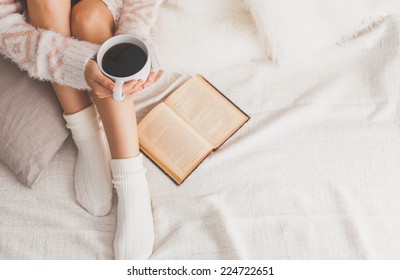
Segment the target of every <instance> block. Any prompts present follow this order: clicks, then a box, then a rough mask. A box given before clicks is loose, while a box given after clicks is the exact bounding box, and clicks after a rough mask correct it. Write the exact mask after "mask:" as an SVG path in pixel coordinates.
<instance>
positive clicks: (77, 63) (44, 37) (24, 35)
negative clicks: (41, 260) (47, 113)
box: [0, 0, 98, 89]
mask: <svg viewBox="0 0 400 280" xmlns="http://www.w3.org/2000/svg"><path fill="white" fill-rule="evenodd" d="M20 10H21V6H20V4H18V3H15V2H14V1H12V0H0V53H1V54H3V55H4V56H5V57H8V58H9V59H11V60H12V61H14V62H15V63H16V64H17V65H18V66H19V67H20V68H21V69H22V70H25V71H27V72H28V73H29V75H30V76H31V77H33V78H37V79H40V80H47V81H52V82H56V83H58V84H61V85H66V86H70V87H73V88H77V89H89V86H88V85H87V83H86V81H85V78H84V70H85V66H86V63H87V61H88V60H89V59H90V58H91V57H92V56H93V54H94V53H95V52H96V51H97V49H98V46H97V45H94V44H90V43H88V42H84V41H78V40H75V39H72V38H66V37H64V36H62V35H60V34H58V33H55V32H52V31H48V30H41V29H37V28H35V27H33V26H32V25H31V24H28V23H27V22H26V21H25V18H24V16H23V15H22V14H20Z"/></svg>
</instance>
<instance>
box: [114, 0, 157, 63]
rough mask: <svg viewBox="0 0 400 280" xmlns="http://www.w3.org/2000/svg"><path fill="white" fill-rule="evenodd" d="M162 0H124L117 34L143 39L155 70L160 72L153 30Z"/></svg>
mask: <svg viewBox="0 0 400 280" xmlns="http://www.w3.org/2000/svg"><path fill="white" fill-rule="evenodd" d="M161 3H162V0H124V2H123V5H122V8H121V11H120V15H119V20H118V24H117V32H116V33H117V34H132V35H135V36H137V37H139V38H140V39H142V40H143V41H144V42H145V43H146V44H147V45H148V46H149V52H150V57H151V61H152V68H153V70H160V69H161V67H160V64H159V62H158V60H157V57H156V54H155V51H154V47H153V40H152V38H151V33H150V31H151V28H152V27H153V25H154V24H155V22H156V19H157V15H158V10H159V7H160V5H161Z"/></svg>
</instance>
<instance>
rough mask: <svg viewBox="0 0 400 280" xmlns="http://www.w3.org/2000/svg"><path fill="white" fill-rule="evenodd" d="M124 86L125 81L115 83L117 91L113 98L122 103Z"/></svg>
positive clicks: (115, 90)
mask: <svg viewBox="0 0 400 280" xmlns="http://www.w3.org/2000/svg"><path fill="white" fill-rule="evenodd" d="M123 85H124V81H123V80H116V81H115V89H114V92H113V98H114V100H116V101H122V100H124V98H123V97H122V86H123Z"/></svg>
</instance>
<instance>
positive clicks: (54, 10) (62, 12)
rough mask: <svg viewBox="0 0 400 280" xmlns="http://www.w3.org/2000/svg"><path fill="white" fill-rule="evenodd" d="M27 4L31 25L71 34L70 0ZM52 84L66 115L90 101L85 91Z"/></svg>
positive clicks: (30, 0)
mask: <svg viewBox="0 0 400 280" xmlns="http://www.w3.org/2000/svg"><path fill="white" fill-rule="evenodd" d="M27 4H28V14H29V20H30V21H31V23H32V24H33V25H35V26H37V27H40V28H43V29H48V30H53V31H55V32H58V33H60V34H62V35H64V36H70V35H71V27H70V14H71V0H57V1H54V0H27ZM52 85H53V89H54V91H55V92H56V95H57V98H58V100H59V102H60V104H61V107H62V108H63V110H64V113H65V114H66V115H70V114H74V113H76V112H79V111H81V110H83V109H84V108H86V107H88V106H89V105H90V104H91V103H92V102H91V100H90V97H89V95H88V94H87V93H86V92H80V91H78V90H75V89H73V88H70V87H65V86H61V85H59V84H56V83H52Z"/></svg>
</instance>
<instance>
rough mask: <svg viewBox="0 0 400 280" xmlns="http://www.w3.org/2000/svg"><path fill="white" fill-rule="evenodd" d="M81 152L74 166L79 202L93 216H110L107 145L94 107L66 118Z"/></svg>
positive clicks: (109, 178) (110, 197)
mask: <svg viewBox="0 0 400 280" xmlns="http://www.w3.org/2000/svg"><path fill="white" fill-rule="evenodd" d="M64 118H65V120H66V121H67V127H68V128H69V129H71V133H72V138H73V139H74V141H75V144H76V147H77V148H78V156H77V159H76V166H75V195H76V199H77V201H78V202H79V204H81V205H82V206H83V207H84V208H85V209H86V210H87V211H88V212H89V213H90V214H92V215H94V216H105V215H107V214H108V213H109V212H110V210H111V207H112V183H111V173H110V168H109V166H108V160H109V153H108V145H107V142H106V139H105V136H104V133H103V130H102V129H101V126H100V120H99V118H98V115H97V112H96V109H95V108H94V105H91V106H89V107H88V108H86V109H84V110H82V111H80V112H78V113H75V114H72V115H64Z"/></svg>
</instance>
